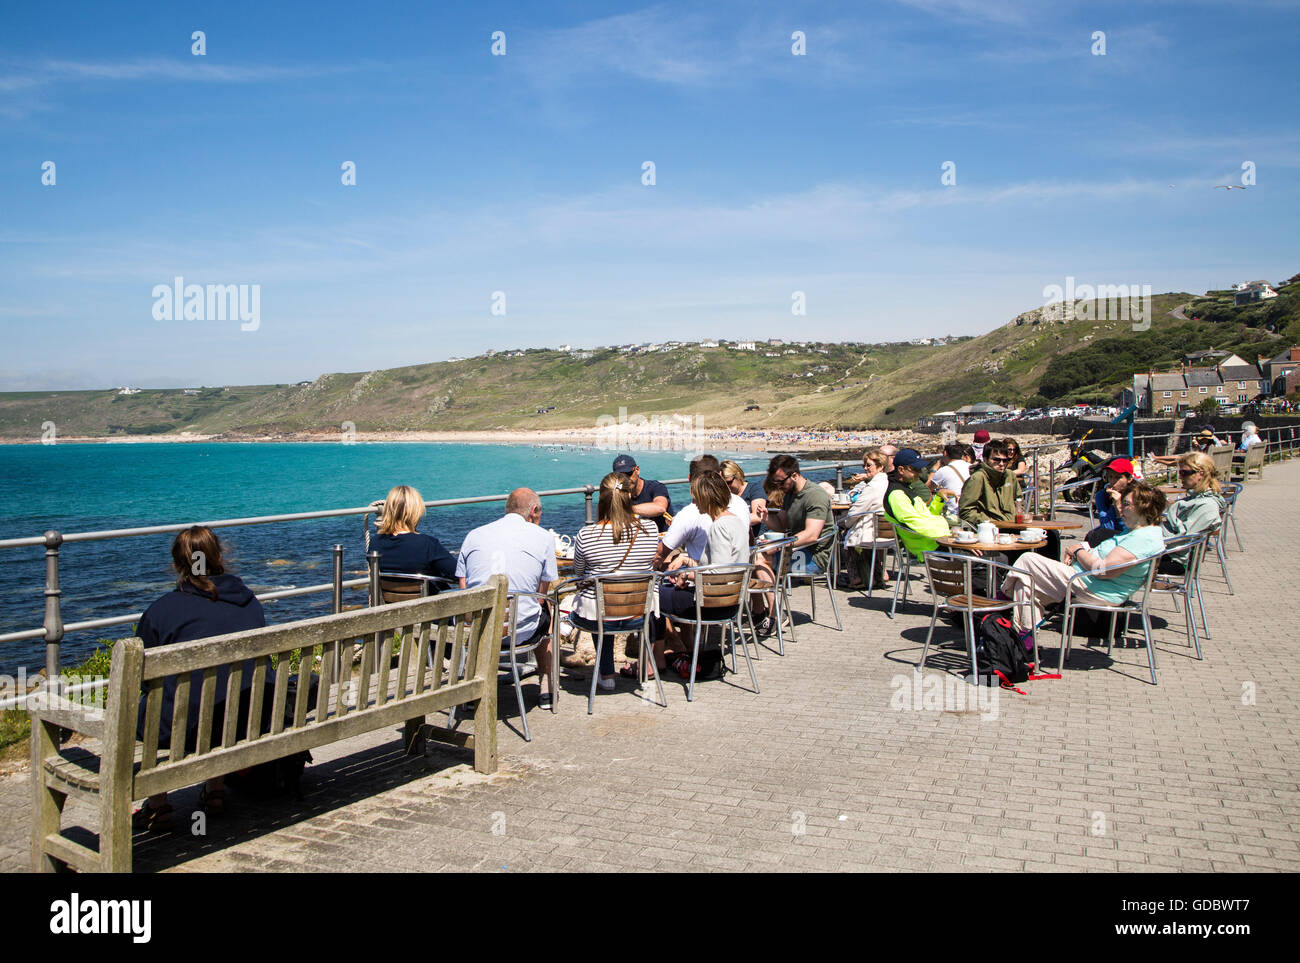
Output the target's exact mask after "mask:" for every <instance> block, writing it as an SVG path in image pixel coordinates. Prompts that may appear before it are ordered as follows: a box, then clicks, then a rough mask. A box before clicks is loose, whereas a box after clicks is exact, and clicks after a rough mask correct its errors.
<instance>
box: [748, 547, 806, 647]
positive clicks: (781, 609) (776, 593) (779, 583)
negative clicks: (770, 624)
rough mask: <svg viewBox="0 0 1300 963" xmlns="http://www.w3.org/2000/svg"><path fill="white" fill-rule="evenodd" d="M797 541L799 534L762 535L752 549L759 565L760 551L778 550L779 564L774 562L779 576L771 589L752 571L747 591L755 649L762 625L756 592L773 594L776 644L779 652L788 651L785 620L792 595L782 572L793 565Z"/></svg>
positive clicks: (752, 560)
mask: <svg viewBox="0 0 1300 963" xmlns="http://www.w3.org/2000/svg"><path fill="white" fill-rule="evenodd" d="M794 543H795V537H794V536H793V535H788V536H786V537H785V538H779V539H760V540H759V541H758V543H757V544H756V545H754V546H753V547H752V548H751V549H750V550H749V563H750V565H756V560H757V559H758V557H759V556H760V555H763V556H768V555H771V554H772V553H773V552H775V553H776V560H775V561H776V564H775V565H773V566H772V575H773V576H774V577H775V578H776V582H775V584H773V585H772V587H771V588H770V589H769V588H767V587H765V586H759V585H755V584H754V583H753V578H752V574H751V579H750V585H749V588H748V589H747V590H746V591H745V615H746V616H747V617H748V618H749V628H750V631H751V632H752V633H753V636H754V651H755V652H757V651H758V626H757V625H755V624H754V610H753V606H752V604H751V602H750V599H752V598H753V597H754V596H755V595H768V594H770V595H771V596H772V612H771V613H770V614H771V616H772V618H773V619H774V620H775V622H776V645H777V652H778V653H779V654H780V655H785V635H784V627H783V624H782V623H784V622H785V620H786V619H787V618H788V617H789V616H788V612H789V609H790V599H789V597H788V596H787V595H786V586H785V580H784V579H782V578H781V573H782V572H784V571H785V570H786V569H787V568H789V566H790V546H791V545H793V544H794ZM790 641H791V642H793V641H794V620H793V619H791V620H790Z"/></svg>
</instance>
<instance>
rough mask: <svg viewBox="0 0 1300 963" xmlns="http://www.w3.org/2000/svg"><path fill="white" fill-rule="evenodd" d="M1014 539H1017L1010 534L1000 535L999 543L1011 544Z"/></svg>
mask: <svg viewBox="0 0 1300 963" xmlns="http://www.w3.org/2000/svg"><path fill="white" fill-rule="evenodd" d="M1013 541H1015V539H1014V538H1012V537H1011V536H1010V535H999V536H998V544H999V545H1010V544H1011V543H1012V542H1013Z"/></svg>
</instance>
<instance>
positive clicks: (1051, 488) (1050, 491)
mask: <svg viewBox="0 0 1300 963" xmlns="http://www.w3.org/2000/svg"><path fill="white" fill-rule="evenodd" d="M1055 519H1056V462H1054V461H1052V459H1050V458H1049V459H1047V520H1048V521H1049V522H1050V521H1054V520H1055Z"/></svg>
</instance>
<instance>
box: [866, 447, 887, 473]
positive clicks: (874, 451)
mask: <svg viewBox="0 0 1300 963" xmlns="http://www.w3.org/2000/svg"><path fill="white" fill-rule="evenodd" d="M867 462H871V464H873V465H875V466H876V467H877V468H879V469H880V470H881V471H884V470H885V467H886V466H887V465H888V464H889V456H888V455H886V454H885V453H884V452H883V451H881V450H880V449H879V448H868V449H867V450H866V451H864V452H863V453H862V467H863V468H866V467H867Z"/></svg>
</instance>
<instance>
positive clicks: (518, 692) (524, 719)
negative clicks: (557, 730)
mask: <svg viewBox="0 0 1300 963" xmlns="http://www.w3.org/2000/svg"><path fill="white" fill-rule="evenodd" d="M510 670H511V672H510V674H511V675H513V676H514V680H515V701H516V702H518V703H519V723H520V725H521V727H522V728H523V730H524V742H532V741H533V737H532V735H531V734H530V733H529V732H528V709H527V708H525V706H524V689H523V686H522V685H520V684H519V666H518V665H516V664H515V656H514V653H513V652H512V653H510Z"/></svg>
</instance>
